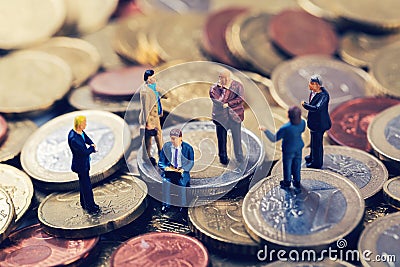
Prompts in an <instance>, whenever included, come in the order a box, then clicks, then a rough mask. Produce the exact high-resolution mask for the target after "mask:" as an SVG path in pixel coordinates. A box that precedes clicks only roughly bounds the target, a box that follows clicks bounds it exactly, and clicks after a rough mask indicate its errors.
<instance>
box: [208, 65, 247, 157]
mask: <svg viewBox="0 0 400 267" xmlns="http://www.w3.org/2000/svg"><path fill="white" fill-rule="evenodd" d="M210 98H211V100H212V102H213V110H212V119H213V122H214V123H215V126H216V131H217V139H218V156H219V161H220V162H221V164H223V165H227V164H228V163H229V158H228V155H227V151H226V141H227V140H226V135H227V130H228V129H231V132H232V139H233V149H234V151H235V157H236V160H237V161H238V162H242V161H243V151H242V136H241V133H242V130H241V126H242V121H243V119H244V106H243V103H244V100H243V99H244V88H243V85H242V84H241V83H240V82H238V81H235V80H233V79H232V73H231V72H230V71H229V70H223V71H221V72H220V73H219V76H218V83H216V84H214V85H213V86H211V89H210Z"/></svg>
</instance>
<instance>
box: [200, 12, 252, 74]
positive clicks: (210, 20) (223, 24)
mask: <svg viewBox="0 0 400 267" xmlns="http://www.w3.org/2000/svg"><path fill="white" fill-rule="evenodd" d="M245 11H246V8H244V7H243V8H242V7H232V8H226V9H222V10H219V11H216V12H214V13H211V14H210V15H209V16H208V17H207V20H206V23H205V26H204V28H203V38H202V44H203V48H204V50H205V51H206V52H207V53H208V54H210V55H211V56H212V57H214V58H215V59H216V60H218V61H220V62H222V63H225V64H227V65H230V66H236V65H237V63H235V61H234V60H232V56H230V54H229V48H228V45H227V43H226V39H225V32H226V29H227V27H228V25H229V23H230V22H231V21H233V20H234V19H235V18H236V17H237V16H238V15H239V14H242V13H244V12H245ZM235 64H236V65H235Z"/></svg>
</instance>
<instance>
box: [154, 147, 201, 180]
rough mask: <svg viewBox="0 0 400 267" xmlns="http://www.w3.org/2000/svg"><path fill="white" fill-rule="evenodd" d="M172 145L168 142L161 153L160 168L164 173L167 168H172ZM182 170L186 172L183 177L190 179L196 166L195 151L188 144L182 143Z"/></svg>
mask: <svg viewBox="0 0 400 267" xmlns="http://www.w3.org/2000/svg"><path fill="white" fill-rule="evenodd" d="M171 147H172V143H171V142H167V143H165V144H164V146H163V148H162V150H161V153H160V159H159V160H158V167H159V168H160V169H161V170H162V171H164V170H165V168H166V167H170V166H171V159H172V152H171ZM181 161H182V169H183V170H184V175H183V176H188V177H190V174H189V172H190V170H191V169H192V168H193V165H194V150H193V147H192V146H191V145H189V144H188V143H186V142H182V159H181Z"/></svg>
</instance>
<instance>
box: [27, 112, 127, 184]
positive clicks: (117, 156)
mask: <svg viewBox="0 0 400 267" xmlns="http://www.w3.org/2000/svg"><path fill="white" fill-rule="evenodd" d="M78 115H83V116H86V117H87V128H86V130H85V132H86V133H87V134H88V136H89V137H90V138H91V139H92V141H93V142H94V143H95V144H96V146H97V148H98V152H96V153H93V154H91V164H90V165H91V168H90V172H89V174H90V178H91V181H92V183H97V182H99V181H101V180H104V179H105V178H107V177H109V176H110V175H111V174H113V173H114V172H115V171H116V170H117V169H118V168H119V167H120V166H119V164H120V161H121V160H123V155H124V153H125V152H126V151H127V150H128V148H129V146H130V143H131V133H130V131H129V127H128V125H127V124H126V122H125V121H124V120H123V119H122V118H121V117H119V116H117V115H115V114H112V113H110V112H106V111H100V110H84V111H83V110H82V111H75V112H70V113H67V114H64V115H61V116H58V117H56V118H54V119H52V120H50V121H48V122H47V123H45V124H44V125H42V126H41V127H40V128H39V129H38V130H37V131H36V132H35V133H34V134H32V135H31V136H30V137H29V138H28V140H27V141H26V143H25V145H24V147H23V148H22V152H21V158H20V159H21V165H22V167H23V168H24V170H25V171H26V172H27V173H28V175H29V176H31V177H32V178H33V179H34V181H35V184H36V185H37V186H38V187H40V188H42V189H46V190H59V191H65V190H73V189H79V181H78V176H77V174H76V173H74V172H72V171H71V162H72V153H71V150H70V148H69V147H68V142H67V141H68V133H69V131H70V130H71V129H73V122H74V118H75V117H76V116H78Z"/></svg>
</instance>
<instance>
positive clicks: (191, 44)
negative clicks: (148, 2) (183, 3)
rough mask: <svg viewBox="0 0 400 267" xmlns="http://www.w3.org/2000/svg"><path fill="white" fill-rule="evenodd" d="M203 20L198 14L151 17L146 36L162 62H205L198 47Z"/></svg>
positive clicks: (199, 46)
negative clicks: (181, 60)
mask: <svg viewBox="0 0 400 267" xmlns="http://www.w3.org/2000/svg"><path fill="white" fill-rule="evenodd" d="M205 18H206V17H205V16H204V15H200V14H187V15H164V16H161V15H158V16H157V17H152V22H151V26H150V29H151V31H150V32H149V35H148V38H149V43H150V46H151V47H153V48H154V50H155V51H156V53H157V55H158V56H159V57H160V58H161V60H162V61H164V62H167V61H171V60H178V59H183V60H206V57H205V56H204V55H203V54H202V52H201V45H200V43H201V42H200V38H201V37H202V30H203V27H204V24H205Z"/></svg>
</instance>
